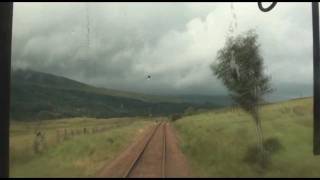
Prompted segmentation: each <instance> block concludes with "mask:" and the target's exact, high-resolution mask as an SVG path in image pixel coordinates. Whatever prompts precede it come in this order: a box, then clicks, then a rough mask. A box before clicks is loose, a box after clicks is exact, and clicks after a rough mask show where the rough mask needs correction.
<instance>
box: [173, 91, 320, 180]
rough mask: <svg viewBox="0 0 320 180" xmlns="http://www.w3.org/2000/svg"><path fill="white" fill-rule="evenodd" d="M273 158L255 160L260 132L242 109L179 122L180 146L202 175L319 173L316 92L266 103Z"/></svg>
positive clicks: (264, 125)
mask: <svg viewBox="0 0 320 180" xmlns="http://www.w3.org/2000/svg"><path fill="white" fill-rule="evenodd" d="M260 112H261V120H262V129H263V131H264V137H265V140H268V141H269V143H270V142H272V143H270V144H269V145H265V146H266V148H267V149H270V150H268V152H269V153H271V154H270V156H271V161H270V164H269V165H268V166H267V168H266V169H264V170H261V168H259V165H257V164H256V161H255V153H254V151H252V148H256V143H257V138H256V132H255V125H254V122H253V120H252V118H251V117H250V116H249V115H248V114H247V113H245V112H243V111H242V110H240V109H236V110H234V109H233V110H232V109H229V108H225V109H221V110H213V111H209V112H205V113H201V114H195V115H190V116H186V117H184V118H182V119H179V120H177V121H176V122H175V123H174V125H175V127H176V129H177V132H178V133H179V135H180V138H181V147H182V149H183V151H184V152H185V154H186V155H187V156H188V159H189V160H190V162H191V164H192V168H193V169H194V172H195V173H196V176H199V177H319V175H320V171H319V168H320V156H314V155H313V151H312V142H313V141H312V139H313V137H312V131H313V121H312V116H313V113H312V112H313V110H312V98H310V97H309V98H302V99H294V100H290V101H283V102H279V103H273V104H268V105H264V106H263V107H262V108H261V111H260Z"/></svg>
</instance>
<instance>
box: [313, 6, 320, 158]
mask: <svg viewBox="0 0 320 180" xmlns="http://www.w3.org/2000/svg"><path fill="white" fill-rule="evenodd" d="M312 30H313V154H314V155H319V154H320V133H319V132H320V112H319V110H320V59H319V3H318V2H312Z"/></svg>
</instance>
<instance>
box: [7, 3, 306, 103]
mask: <svg viewBox="0 0 320 180" xmlns="http://www.w3.org/2000/svg"><path fill="white" fill-rule="evenodd" d="M234 8H235V11H234V12H235V14H236V16H237V23H238V29H237V31H236V33H241V32H244V31H247V30H249V29H255V30H256V32H257V33H258V35H259V43H260V44H261V52H262V56H263V58H264V63H265V67H266V73H267V74H268V75H270V76H272V84H273V88H275V90H276V91H275V92H274V94H273V95H274V96H275V97H279V96H281V97H298V96H301V95H303V96H306V95H311V93H312V22H311V20H312V19H311V5H310V3H285V2H282V3H278V4H277V6H276V7H275V8H274V9H273V10H272V11H270V12H268V13H263V12H261V11H260V10H259V9H258V6H257V3H234ZM13 19H14V20H13V54H12V66H13V67H14V68H30V69H33V70H37V71H42V72H48V73H52V74H56V75H62V76H65V77H68V78H71V79H75V80H78V81H81V82H85V83H88V84H91V85H95V86H100V87H106V88H111V89H120V90H127V91H136V92H143V93H149V94H207V95H217V94H227V91H226V89H225V88H224V87H223V85H222V84H221V82H220V81H219V80H217V79H216V78H215V77H214V76H213V74H212V72H211V70H210V64H211V63H213V62H214V61H215V57H216V53H217V51H218V50H219V49H220V48H222V47H223V45H224V42H225V39H226V35H227V32H228V27H229V24H230V23H231V22H232V13H231V8H230V3H15V4H14V17H13ZM148 75H150V76H151V79H150V80H148V79H147V76H148Z"/></svg>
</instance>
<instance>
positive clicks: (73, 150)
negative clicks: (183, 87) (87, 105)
mask: <svg viewBox="0 0 320 180" xmlns="http://www.w3.org/2000/svg"><path fill="white" fill-rule="evenodd" d="M149 124H151V121H150V119H138V118H113V119H92V118H91V119H89V118H73V119H62V120H50V121H44V122H42V124H41V126H40V127H41V129H42V130H44V131H45V132H46V144H47V148H46V150H45V151H43V152H42V153H41V154H35V153H34V152H33V148H32V143H33V140H34V136H35V135H34V132H35V128H36V127H37V125H38V124H37V123H35V122H12V123H11V127H10V177H94V176H95V175H96V174H97V173H98V172H99V171H100V170H101V169H102V168H103V167H104V166H105V165H106V164H107V163H108V162H110V161H111V160H112V159H113V158H114V157H115V156H116V155H118V153H120V152H121V151H122V150H123V149H125V147H126V146H127V145H128V144H130V143H131V142H132V141H133V139H134V137H135V135H137V133H141V132H142V130H143V128H144V127H146V126H147V125H149ZM83 127H86V128H87V129H89V130H90V129H92V128H94V127H105V128H106V130H105V131H103V132H98V133H89V134H87V135H83V134H82V135H81V134H80V135H77V136H74V137H73V138H70V139H68V140H65V141H63V142H61V143H58V142H57V135H56V130H57V129H62V128H68V129H83Z"/></svg>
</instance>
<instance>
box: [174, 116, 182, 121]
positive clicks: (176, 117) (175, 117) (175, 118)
mask: <svg viewBox="0 0 320 180" xmlns="http://www.w3.org/2000/svg"><path fill="white" fill-rule="evenodd" d="M180 118H182V115H181V114H173V115H172V116H171V121H176V120H178V119H180Z"/></svg>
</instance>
